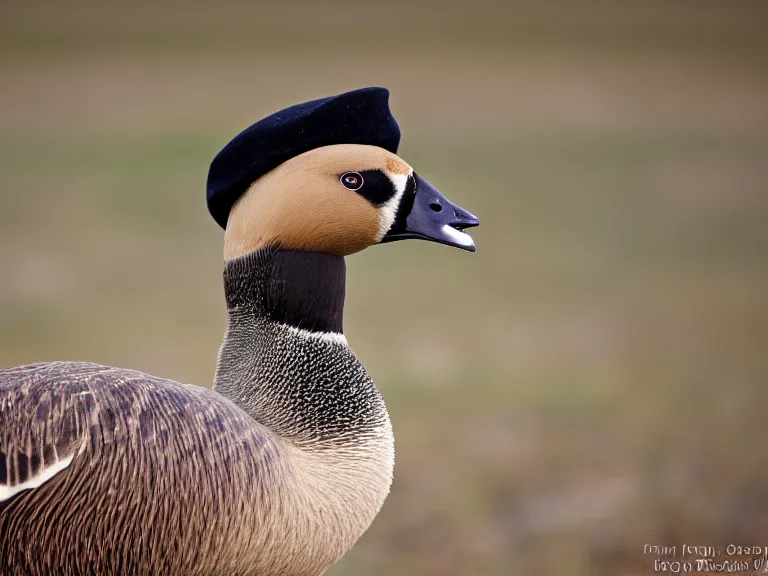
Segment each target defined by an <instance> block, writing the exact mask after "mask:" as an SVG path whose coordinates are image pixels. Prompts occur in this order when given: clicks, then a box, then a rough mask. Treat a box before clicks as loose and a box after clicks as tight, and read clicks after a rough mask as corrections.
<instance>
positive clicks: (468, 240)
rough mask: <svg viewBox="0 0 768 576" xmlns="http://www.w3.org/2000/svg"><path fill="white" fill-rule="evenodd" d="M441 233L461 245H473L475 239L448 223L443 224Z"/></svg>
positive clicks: (472, 246)
mask: <svg viewBox="0 0 768 576" xmlns="http://www.w3.org/2000/svg"><path fill="white" fill-rule="evenodd" d="M443 233H444V234H445V235H446V236H448V238H450V239H451V240H453V241H454V242H456V244H459V245H461V246H466V247H468V248H470V247H471V248H474V247H475V241H474V240H472V236H470V235H469V234H467V233H465V232H462V231H461V230H456V228H451V227H450V226H448V224H446V225H444V226H443Z"/></svg>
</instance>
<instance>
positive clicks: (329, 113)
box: [207, 88, 400, 228]
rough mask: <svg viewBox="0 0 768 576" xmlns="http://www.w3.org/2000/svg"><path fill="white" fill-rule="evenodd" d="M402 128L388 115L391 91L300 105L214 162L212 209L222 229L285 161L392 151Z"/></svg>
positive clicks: (245, 134)
mask: <svg viewBox="0 0 768 576" xmlns="http://www.w3.org/2000/svg"><path fill="white" fill-rule="evenodd" d="M399 143H400V128H399V127H398V125H397V122H396V121H395V119H394V117H393V116H392V113H391V112H390V111H389V91H388V90H387V89H385V88H362V89H360V90H353V91H352V92H346V93H344V94H339V95H338V96H331V97H329V98H322V99H320V100H313V101H311V102H305V103H303V104H297V105H295V106H291V107H290V108H286V109H285V110H281V111H280V112H275V113H274V114H272V115H271V116H267V117H266V118H264V119H263V120H259V121H258V122H256V124H254V125H253V126H250V127H249V128H246V129H245V130H243V131H242V132H241V133H240V134H238V135H237V136H235V138H234V139H233V140H232V141H231V142H229V144H227V145H226V146H224V148H223V149H222V150H221V152H219V153H218V154H217V155H216V157H215V158H214V159H213V162H211V168H210V170H209V171H208V186H207V197H208V210H209V211H210V213H211V216H213V219H214V220H216V222H218V224H219V226H221V227H222V228H226V227H227V218H229V211H230V209H231V208H232V206H233V205H234V203H235V202H236V201H237V199H238V198H239V197H240V196H241V195H242V193H243V192H245V191H246V190H247V189H248V188H249V187H250V185H251V184H253V183H254V182H255V181H256V180H257V179H258V178H260V177H261V176H263V175H264V174H266V173H267V172H269V171H270V170H273V169H274V168H277V167H278V166H279V165H280V164H282V163H283V162H285V161H286V160H290V159H291V158H293V157H294V156H298V155H299V154H303V153H304V152H308V151H310V150H313V149H315V148H320V147H321V146H330V145H332V144H367V145H370V146H379V147H380V148H385V149H386V150H389V151H390V152H392V153H396V152H397V146H398V144H399Z"/></svg>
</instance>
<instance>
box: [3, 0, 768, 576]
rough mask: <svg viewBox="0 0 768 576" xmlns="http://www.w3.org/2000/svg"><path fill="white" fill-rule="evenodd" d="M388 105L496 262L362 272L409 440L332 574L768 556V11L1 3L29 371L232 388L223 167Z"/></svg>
mask: <svg viewBox="0 0 768 576" xmlns="http://www.w3.org/2000/svg"><path fill="white" fill-rule="evenodd" d="M366 85H383V86H386V87H388V88H389V89H390V90H391V92H392V97H391V105H392V108H393V111H394V113H395V116H396V117H397V118H398V120H399V122H400V124H401V127H402V130H403V140H402V146H401V150H400V152H401V156H402V157H403V158H405V159H406V160H407V161H408V162H409V163H410V164H411V165H412V166H414V168H415V169H416V170H417V171H418V172H419V173H420V174H422V175H424V176H425V177H426V178H427V179H429V180H430V182H432V183H433V184H434V185H435V186H436V187H437V188H438V189H440V190H441V191H442V192H443V193H444V194H445V195H446V196H448V197H449V198H450V199H452V200H454V201H456V202H457V203H459V204H460V205H462V206H464V207H466V208H468V209H469V210H471V211H472V212H474V213H476V214H477V215H478V216H479V217H480V218H481V221H482V225H481V227H480V228H479V229H477V230H476V232H475V233H474V234H473V235H474V237H475V239H476V242H477V245H478V252H477V253H476V254H474V255H470V254H468V253H465V252H461V251H458V250H450V249H447V248H445V247H442V246H438V245H435V244H429V243H423V242H401V243H397V244H393V245H387V246H384V247H375V248H373V249H370V250H367V251H365V252H364V253H362V254H359V255H355V256H353V257H351V258H349V259H348V269H349V284H348V301H347V308H346V332H347V336H348V339H349V341H350V343H351V346H352V347H353V348H354V350H355V351H356V352H357V353H358V355H359V356H360V357H361V359H362V360H363V362H364V364H365V365H366V367H367V368H368V369H369V372H370V373H371V374H372V376H373V377H374V379H375V380H376V382H377V384H378V386H379V388H380V389H381V391H382V393H383V394H384V396H385V398H386V400H387V402H388V406H389V409H390V413H391V417H392V421H393V424H394V427H395V434H396V438H397V465H396V474H395V483H394V486H393V490H392V494H391V496H390V498H389V500H388V501H387V503H386V505H385V507H384V509H383V511H382V512H381V514H380V516H379V517H378V519H377V520H376V522H375V523H374V525H373V527H372V528H371V529H370V530H369V532H368V533H367V534H366V535H365V536H364V537H363V538H362V539H361V540H360V542H359V543H358V545H357V546H356V547H355V548H354V549H353V550H352V551H351V552H350V553H349V554H348V555H347V556H345V557H344V559H343V560H342V561H341V562H340V563H339V564H338V565H337V566H335V567H334V568H333V569H332V570H331V571H330V573H329V574H331V575H333V576H351V575H361V574H366V575H372V576H378V575H393V574H403V575H410V574H414V575H428V576H431V575H435V576H438V575H439V576H454V575H455V576H459V575H460V576H465V575H494V576H495V575H499V576H501V575H504V576H506V575H513V574H537V575H549V574H552V575H586V574H605V575H606V576H615V575H641V574H649V573H651V572H652V570H653V563H652V558H649V557H648V556H644V555H643V544H658V545H667V546H672V545H681V544H683V543H689V544H701V545H720V544H728V543H732V542H734V543H741V544H760V545H763V546H766V545H768V449H766V447H765V445H763V444H762V442H763V441H765V440H766V439H768V417H767V416H766V414H765V410H766V409H767V408H768V4H766V3H765V2H763V1H754V2H748V1H735V0H732V1H727V2H726V1H707V0H699V1H693V0H690V1H675V2H671V1H668V0H663V1H662V0H645V1H642V2H639V1H632V2H629V1H619V0H616V1H612V2H609V1H600V2H598V1H588V2H566V1H565V0H562V1H554V0H546V1H537V2H529V3H521V2H511V1H510V2H507V3H506V4H503V5H502V4H501V3H498V4H494V3H492V2H490V0H478V1H475V2H472V3H468V2H467V3H463V4H462V3H458V2H452V1H448V2H443V3H440V4H436V3H428V2H422V3H418V4H413V3H408V2H405V1H403V0H397V1H395V2H387V3H377V4H373V3H371V4H368V5H360V4H358V3H353V2H349V3H347V4H339V3H335V4H332V5H331V4H320V3H315V2H310V1H309V0H306V1H305V2H298V3H297V2H280V3H270V4H256V3H253V4H251V3H245V2H243V3H227V2H215V3H213V2H211V3H207V4H204V3H196V2H184V3H181V2H179V3H167V2H166V3H159V2H157V3H150V2H139V3H136V2H133V3H130V4H128V3H124V4H123V3H117V2H96V1H93V2H81V1H76V2H47V3H40V2H31V1H25V2H15V3H11V2H0V367H9V366H13V365H18V364H23V363H28V362H33V361H39V360H55V359H69V360H90V361H95V362H99V363H104V364H112V365H118V366H124V367H131V368H135V369H140V370H143V371H146V372H149V373H153V374H156V375H160V376H165V377H170V378H174V379H177V380H180V381H183V382H189V383H193V384H198V385H202V386H209V385H210V383H211V381H212V377H213V371H214V364H215V360H216V354H217V351H218V346H219V345H220V342H221V337H222V334H223V331H224V328H225V320H226V316H225V306H224V298H223V293H222V286H221V272H222V268H223V264H222V258H221V248H222V232H221V230H220V229H218V228H217V226H216V225H215V223H214V222H213V220H212V219H211V218H210V217H209V216H208V214H207V211H206V207H205V201H204V188H205V179H206V175H207V170H208V165H209V162H210V160H211V159H212V158H213V156H214V155H215V154H216V152H217V151H218V150H219V149H220V148H221V147H222V146H223V145H224V144H225V143H226V142H227V141H228V140H229V139H230V138H231V137H232V136H234V134H236V133H237V132H239V131H240V130H241V129H242V128H244V127H245V126H247V125H249V124H250V123H252V122H254V121H256V120H257V119H259V118H261V117H263V116H264V115H266V114H269V113H271V112H273V111H275V110H277V109H279V108H282V107H285V106H287V105H290V104H293V103H296V102H300V101H305V100H308V99H312V98H316V97H322V96H326V95H329V94H334V93H339V92H342V91H345V90H348V89H352V88H356V87H361V86H366Z"/></svg>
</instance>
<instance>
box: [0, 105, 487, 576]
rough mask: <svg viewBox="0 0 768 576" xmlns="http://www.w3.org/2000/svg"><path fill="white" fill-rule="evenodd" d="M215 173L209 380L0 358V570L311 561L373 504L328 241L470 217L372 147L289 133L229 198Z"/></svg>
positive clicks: (426, 234) (377, 491)
mask: <svg viewBox="0 0 768 576" xmlns="http://www.w3.org/2000/svg"><path fill="white" fill-rule="evenodd" d="M312 110H314V108H312ZM387 113H388V111H387ZM270 126H271V128H270V129H273V128H274V126H272V125H270ZM397 136H398V138H399V132H398V133H397ZM249 137H250V136H249ZM388 142H389V140H388ZM235 148H237V150H238V154H240V153H241V152H242V151H241V147H235ZM225 150H226V149H225ZM220 156H221V155H220ZM226 160H227V158H224V160H222V162H224V164H226V162H225V161H226ZM227 166H228V168H227V169H228V170H230V171H231V170H232V167H231V166H229V165H227ZM227 174H228V173H227ZM252 175H253V174H252V172H248V177H247V178H246V180H247V179H248V178H250V177H252ZM222 178H223V177H222ZM213 180H214V181H218V180H216V179H213ZM209 181H210V180H209ZM222 181H225V184H226V186H225V187H224V188H226V198H225V199H223V200H222V202H226V203H227V206H226V210H227V211H228V216H227V218H226V230H225V249H224V252H225V260H226V265H225V269H224V291H225V296H226V300H227V309H228V317H229V318H228V320H229V321H228V326H227V331H226V334H225V336H224V342H223V344H222V346H221V349H220V352H219V357H218V363H217V369H216V376H215V380H214V385H213V389H212V390H208V389H204V388H198V387H195V386H189V385H184V384H180V383H177V382H173V381H171V380H167V379H162V378H157V377H154V376H149V375H146V374H143V373H140V372H136V371H132V370H124V369H118V368H111V367H106V366H100V365H97V364H89V363H79V362H51V363H40V364H33V365H28V366H21V367H18V368H11V369H7V370H0V574H3V575H4V576H5V575H8V576H14V575H22V574H23V575H49V574H51V575H52V574H57V575H62V576H80V575H91V574H93V575H96V574H98V575H109V574H115V575H117V574H135V575H185V576H187V575H189V576H192V575H200V576H218V575H221V576H224V575H227V576H231V575H237V576H319V575H321V574H322V573H324V572H325V570H326V569H327V568H328V567H329V566H330V565H331V564H333V563H334V562H335V561H336V560H338V558H340V557H341V556H342V555H343V554H344V553H345V552H346V551H347V550H348V549H349V548H350V547H351V546H352V545H353V544H354V543H355V541H356V540H357V539H358V538H359V537H360V536H361V535H362V534H363V532H365V530H366V529H367V528H368V527H369V526H370V524H371V522H372V521H373V519H374V518H375V516H376V514H377V513H378V512H379V510H380V509H381V506H382V505H383V503H384V500H385V498H386V496H387V494H388V492H389V488H390V485H391V482H392V474H393V467H394V440H393V435H392V427H391V424H390V420H389V416H388V414H387V411H386V407H385V405H384V401H383V399H382V397H381V395H380V394H379V391H378V390H377V389H376V386H375V385H374V383H373V381H372V380H371V378H370V377H369V375H368V373H367V372H366V371H365V368H364V367H363V366H362V364H361V363H360V361H359V360H358V358H357V357H356V356H355V354H354V353H353V352H352V351H351V349H350V348H349V346H348V345H347V341H346V338H345V337H344V334H343V330H342V324H343V308H344V296H345V277H346V270H345V263H344V256H346V255H348V254H351V253H354V252H357V251H359V250H361V249H363V248H365V247H367V246H371V245H374V244H378V243H381V242H386V241H389V240H394V239H400V238H406V237H422V238H427V239H433V240H435V241H438V242H442V243H445V244H450V245H454V246H459V247H463V248H467V249H470V248H468V247H469V246H470V244H471V239H469V236H467V235H466V234H464V233H463V231H462V230H463V228H466V227H469V226H473V225H476V223H477V221H476V219H475V218H474V217H473V216H472V215H471V214H469V213H467V212H465V211H463V210H462V209H460V208H458V207H457V206H454V205H452V204H451V203H450V202H448V201H447V200H446V199H445V198H444V197H442V196H441V195H440V194H439V193H438V192H437V191H436V190H434V188H432V187H431V186H430V185H429V184H428V183H426V181H424V180H422V179H420V177H418V176H416V175H415V174H414V173H413V171H412V169H411V168H410V166H408V165H407V164H406V163H405V162H403V161H402V160H401V159H399V158H398V157H397V156H396V155H395V154H394V153H393V152H391V151H389V150H386V149H384V148H381V147H379V146H369V145H365V144H345V143H342V144H340V145H325V146H320V147H319V148H313V149H311V150H307V151H299V152H298V154H297V155H295V156H292V157H290V158H288V159H287V160H286V159H284V158H283V159H281V163H280V164H279V165H278V166H277V167H276V168H274V167H270V168H269V170H268V171H267V173H265V174H261V175H258V178H257V179H256V181H255V182H253V183H248V185H247V188H246V189H245V190H243V191H242V192H241V193H240V196H239V197H238V198H235V199H234V200H233V196H232V191H233V190H234V189H235V188H234V187H235V186H236V185H237V179H235V178H230V177H229V176H227V178H223V179H222ZM224 188H222V190H223V189H224ZM212 189H214V192H216V189H215V186H214V187H213V188H212ZM216 193H217V192H216ZM216 193H215V194H213V195H211V194H210V189H209V205H210V204H211V202H214V204H215V205H216V202H217V201H218V200H217V198H218V196H216ZM212 199H213V200H212ZM230 204H231V206H230ZM425 206H431V207H432V208H431V212H430V211H429V210H430V209H427V208H425ZM435 206H440V210H437V209H436V208H435ZM424 210H427V211H426V212H424ZM214 212H215V213H216V214H217V215H218V218H217V220H220V219H221V214H222V213H223V212H222V209H221V207H220V206H218V205H216V210H214V209H213V208H212V213H214ZM443 212H444V213H443ZM447 229H450V230H451V232H447ZM468 239H469V240H468ZM473 248H474V245H473V244H471V249H473Z"/></svg>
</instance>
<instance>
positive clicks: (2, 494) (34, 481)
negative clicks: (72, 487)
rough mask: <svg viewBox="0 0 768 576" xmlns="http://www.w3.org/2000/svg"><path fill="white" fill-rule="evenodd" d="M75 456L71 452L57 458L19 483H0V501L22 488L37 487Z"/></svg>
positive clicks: (21, 490)
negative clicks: (13, 484) (56, 460)
mask: <svg viewBox="0 0 768 576" xmlns="http://www.w3.org/2000/svg"><path fill="white" fill-rule="evenodd" d="M74 457H75V455H74V454H73V455H72V456H70V457H68V458H63V459H62V460H59V461H58V462H56V463H55V464H51V465H50V466H48V467H46V468H43V469H42V470H40V473H39V474H37V475H36V476H32V477H31V478H28V479H27V480H25V481H24V482H22V483H21V484H16V485H15V486H7V485H4V484H0V502H2V501H3V500H8V498H10V497H11V496H13V495H15V494H18V493H19V492H23V491H24V490H31V489H32V488H37V487H39V486H42V485H43V484H45V483H46V482H48V480H50V479H51V478H53V477H54V476H56V474H58V473H59V472H61V471H62V470H64V469H65V468H66V467H67V466H69V465H70V464H71V463H72V459H73V458H74Z"/></svg>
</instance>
